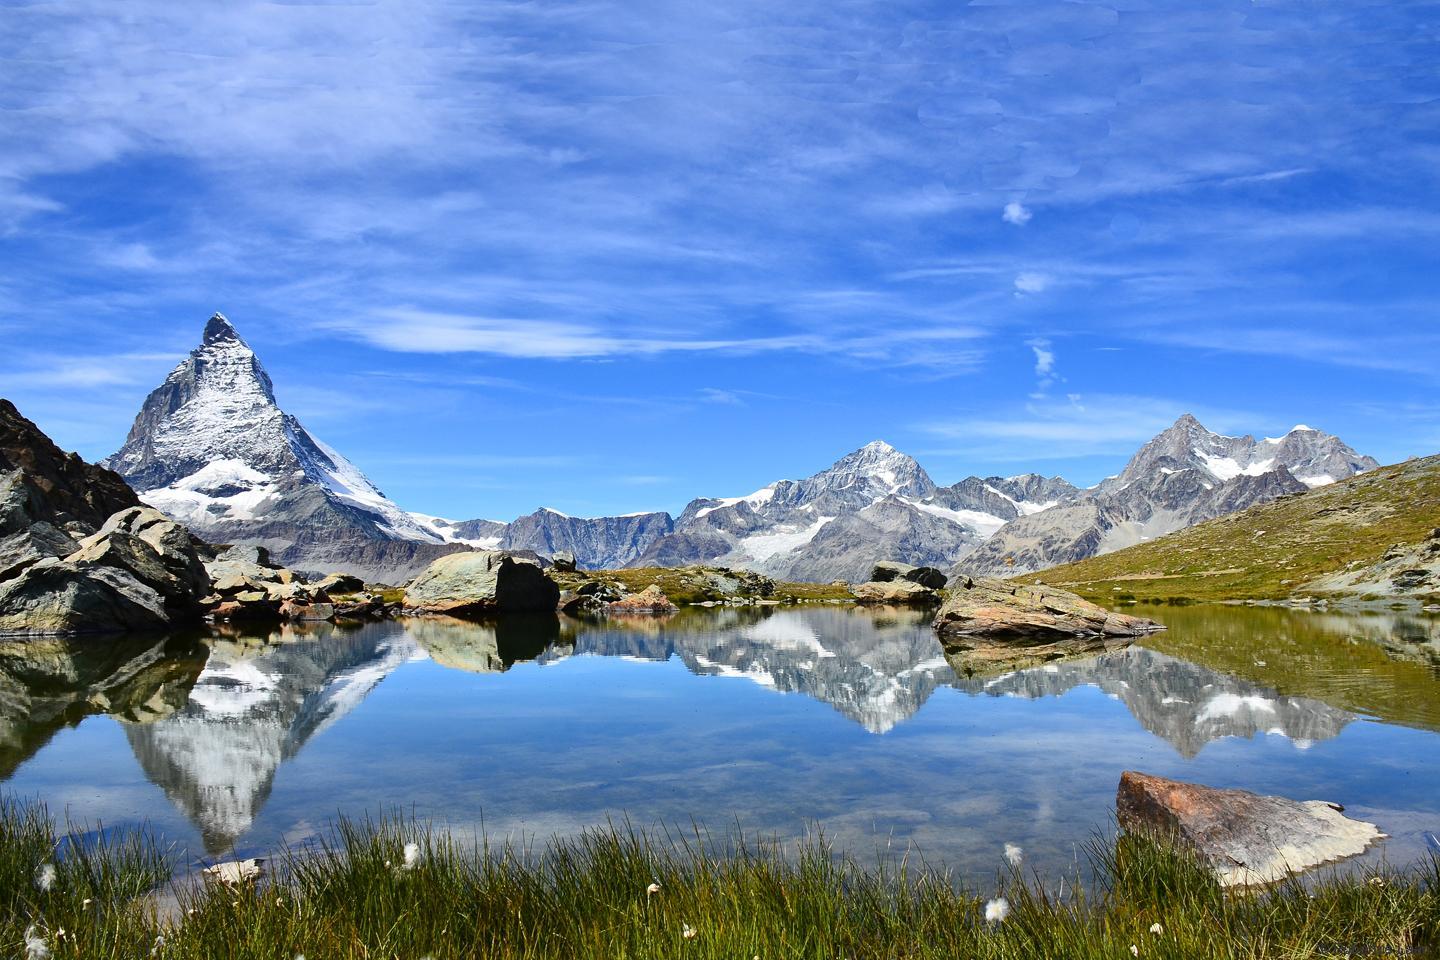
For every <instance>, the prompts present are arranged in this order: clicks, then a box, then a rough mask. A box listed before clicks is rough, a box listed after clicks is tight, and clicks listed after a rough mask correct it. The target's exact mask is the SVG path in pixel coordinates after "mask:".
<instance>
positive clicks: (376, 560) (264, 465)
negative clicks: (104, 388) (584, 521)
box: [105, 313, 469, 582]
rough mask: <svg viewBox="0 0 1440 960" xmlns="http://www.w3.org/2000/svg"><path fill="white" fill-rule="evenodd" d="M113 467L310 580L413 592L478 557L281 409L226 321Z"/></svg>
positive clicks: (164, 503) (184, 365) (203, 528)
mask: <svg viewBox="0 0 1440 960" xmlns="http://www.w3.org/2000/svg"><path fill="white" fill-rule="evenodd" d="M105 466H107V467H110V468H111V469H114V470H116V471H118V472H119V473H120V474H121V475H122V476H124V478H125V479H126V480H127V481H129V483H130V484H131V485H132V486H133V487H134V488H135V489H136V490H138V491H140V496H141V499H143V500H144V501H145V502H146V503H149V504H150V505H152V506H154V507H157V508H158V509H160V510H162V511H164V512H165V513H166V514H168V515H169V516H171V517H173V518H174V519H176V520H178V521H180V522H181V523H183V524H185V525H186V526H187V527H189V528H190V529H191V530H192V531H193V532H195V533H196V534H197V535H199V536H201V537H203V538H205V539H206V540H209V541H211V542H213V543H251V544H259V545H262V546H265V547H267V548H268V549H269V550H270V551H271V553H272V554H274V555H275V557H276V559H277V560H279V561H280V562H281V563H284V564H285V565H286V566H289V567H294V568H296V569H300V570H305V571H313V572H329V571H335V570H343V571H346V572H351V573H357V574H360V575H362V576H364V577H366V578H367V579H371V580H376V581H382V582H402V581H404V580H405V579H407V578H408V577H409V576H411V575H413V574H414V573H415V572H417V571H419V570H420V569H423V568H424V566H425V565H426V564H428V563H429V562H430V561H431V560H433V559H434V558H435V557H437V556H441V555H444V554H446V553H453V552H455V551H457V550H465V549H469V546H468V545H467V544H464V543H461V542H457V541H455V540H454V538H453V537H447V535H446V534H445V533H444V532H442V531H439V530H436V529H433V528H432V527H430V526H427V525H426V524H424V523H422V522H421V521H420V520H419V519H417V518H416V517H413V516H412V515H410V514H408V513H406V512H405V511H403V510H401V509H400V508H399V507H397V506H396V505H395V504H394V503H392V502H391V501H390V500H389V499H388V498H386V497H385V495H384V494H383V493H382V492H381V491H380V490H379V489H378V488H377V487H376V486H375V485H374V484H372V483H371V482H370V481H369V480H368V479H367V478H366V477H365V475H364V474H363V473H361V472H360V470H359V469H358V468H357V467H355V465H354V464H352V463H350V462H349V461H348V460H346V459H345V458H344V457H342V456H341V455H340V454H339V453H337V452H336V451H335V450H333V449H331V448H329V447H327V446H325V445H324V444H323V443H321V442H320V441H318V440H316V439H315V438H314V437H313V436H312V435H311V434H310V433H309V432H308V431H307V430H306V429H305V427H304V426H302V425H301V423H300V421H299V420H297V419H296V418H295V417H293V416H291V415H290V414H287V413H285V412H284V411H283V410H281V409H280V407H279V406H278V405H277V404H276V402H275V393H274V389H273V386H272V384H271V381H270V377H269V376H268V375H267V374H266V373H265V370H264V368H263V367H262V366H261V364H260V361H259V359H258V358H257V357H256V356H255V353H254V351H252V350H251V349H250V347H249V345H248V344H246V343H245V341H244V340H243V339H241V337H240V335H239V334H238V333H237V332H236V331H235V328H234V326H232V325H231V323H230V322H229V320H227V319H226V318H225V317H224V316H222V315H221V314H218V313H217V314H215V315H214V316H213V317H211V318H210V321H209V323H207V324H206V326H205V331H204V335H203V338H202V342H201V344H200V346H199V347H197V348H196V349H195V350H194V351H192V352H191V354H190V356H188V357H187V358H186V359H185V360H183V361H181V363H180V364H179V366H177V367H176V368H175V369H174V370H173V371H171V373H170V375H169V376H168V377H167V378H166V380H165V382H164V383H163V384H161V385H160V386H159V387H157V388H156V389H155V390H154V391H153V392H152V393H151V394H150V396H149V397H147V398H146V400H145V403H144V405H143V406H142V407H141V409H140V413H139V414H138V415H137V416H136V418H135V423H134V425H133V426H132V427H131V428H130V434H129V436H128V437H127V438H126V441H125V444H124V446H122V447H121V448H120V450H119V451H118V452H116V453H115V454H114V455H113V456H111V457H110V458H109V459H108V460H106V461H105Z"/></svg>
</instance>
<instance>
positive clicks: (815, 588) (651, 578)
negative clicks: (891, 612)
mask: <svg viewBox="0 0 1440 960" xmlns="http://www.w3.org/2000/svg"><path fill="white" fill-rule="evenodd" d="M715 569H716V568H714V567H698V566H690V567H636V568H633V569H628V568H627V569H622V570H591V571H583V572H580V573H572V574H564V573H555V572H554V571H552V572H551V574H550V575H551V577H552V578H553V579H554V580H555V582H556V583H558V584H560V588H561V589H562V590H563V589H566V588H567V587H573V586H574V585H576V584H580V583H584V582H585V581H586V580H606V581H610V582H612V583H618V584H620V585H621V586H622V587H624V588H625V590H626V591H628V592H631V593H637V592H639V591H641V590H644V589H645V588H646V587H648V586H650V585H651V584H652V583H653V584H655V585H656V586H658V587H659V588H660V590H661V592H663V593H664V594H665V596H667V597H669V598H670V600H671V602H673V603H677V604H686V603H701V602H704V601H706V600H726V599H729V596H727V595H726V594H724V593H721V592H720V591H718V590H716V589H715V588H714V587H713V586H712V585H711V584H710V583H709V582H708V581H707V577H706V575H705V571H713V570H715ZM737 574H741V575H743V573H742V572H740V571H737ZM774 583H775V589H774V590H773V591H772V592H771V593H769V594H768V595H761V594H759V593H757V592H755V591H753V590H747V589H741V590H740V591H738V592H737V593H736V594H734V596H739V597H743V598H746V599H757V600H758V599H766V600H778V601H779V602H781V603H799V602H802V601H817V600H844V601H847V602H848V601H853V600H854V599H855V596H854V594H852V593H851V592H850V588H849V587H837V586H831V585H830V584H828V583H792V582H789V581H784V580H776V581H774Z"/></svg>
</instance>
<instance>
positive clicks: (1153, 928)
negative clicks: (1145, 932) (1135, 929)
mask: <svg viewBox="0 0 1440 960" xmlns="http://www.w3.org/2000/svg"><path fill="white" fill-rule="evenodd" d="M1150 932H1151V933H1153V934H1155V936H1157V937H1158V936H1160V934H1162V933H1164V932H1165V928H1164V927H1162V926H1160V924H1159V923H1158V922H1157V923H1152V924H1150Z"/></svg>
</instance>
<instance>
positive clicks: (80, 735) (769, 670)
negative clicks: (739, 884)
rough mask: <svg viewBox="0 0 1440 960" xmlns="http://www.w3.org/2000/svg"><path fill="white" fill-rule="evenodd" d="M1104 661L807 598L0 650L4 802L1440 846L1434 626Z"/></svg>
mask: <svg viewBox="0 0 1440 960" xmlns="http://www.w3.org/2000/svg"><path fill="white" fill-rule="evenodd" d="M1141 609H1142V611H1145V612H1147V615H1149V616H1153V617H1155V618H1157V619H1160V620H1162V621H1163V622H1165V623H1166V624H1168V626H1169V628H1170V629H1169V630H1168V631H1166V632H1164V633H1161V634H1157V635H1154V636H1152V637H1147V638H1146V639H1145V640H1143V641H1142V642H1139V643H1136V644H1134V645H1132V646H1129V647H1127V648H1123V649H1115V650H1110V651H1108V652H1103V653H1100V654H1097V655H1091V656H1084V657H1078V658H1076V659H1070V660H1064V661H1059V662H1054V663H1049V664H1045V665H1041V666H1036V667H1031V668H1028V669H1020V670H1004V669H991V670H988V671H985V672H981V673H971V672H967V670H966V665H965V664H964V663H963V662H960V661H958V660H955V659H954V658H951V659H947V657H946V655H945V652H944V650H943V649H942V648H941V645H940V643H939V642H938V641H937V640H936V638H935V636H934V634H933V633H932V632H931V630H930V627H929V625H928V619H929V618H928V615H925V614H921V613H916V612H908V611H896V610H883V611H867V610H852V609H849V608H843V607H831V606H823V605H814V606H801V607H786V608H715V609H700V608H689V609H686V610H684V611H682V612H681V613H679V614H677V615H675V616H673V617H670V618H665V619H640V620H626V621H623V622H622V621H613V620H612V621H597V622H578V621H573V620H566V619H563V618H562V619H556V618H553V617H542V618H518V619H514V618H512V619H508V620H504V621H501V622H498V623H494V624H488V625H486V624H474V623H464V622H460V621H447V620H410V621H401V622H386V623H376V624H371V625H367V626H363V627H358V628H354V629H344V628H338V627H334V626H331V625H328V624H321V625H317V626H315V627H311V628H304V629H300V628H290V627H285V628H276V629H274V630H273V631H269V630H266V631H260V632H258V633H256V632H247V631H245V630H220V629H217V630H214V631H211V632H209V633H207V634H205V635H204V636H198V637H197V636H189V637H172V638H167V639H164V640H156V639H154V638H150V639H127V640H119V641H116V640H107V641H98V642H97V641H94V640H90V641H78V640H72V641H61V640H43V641H32V642H29V643H25V644H18V643H12V644H0V790H3V791H5V792H7V793H8V794H10V795H11V796H14V797H19V798H26V799H30V798H38V799H41V800H44V801H45V802H46V803H47V804H48V805H49V806H50V808H51V810H52V812H54V813H56V814H60V815H68V816H69V817H70V818H71V819H72V820H73V821H75V822H76V823H79V824H82V825H86V826H88V827H91V828H94V827H96V826H97V825H100V824H103V825H105V826H107V827H108V826H116V825H123V824H138V823H142V822H143V823H148V824H149V825H150V826H151V827H152V828H153V829H154V831H155V832H156V834H157V835H158V836H159V837H161V838H162V839H163V840H165V841H166V842H167V843H173V844H174V845H175V847H176V850H177V855H178V856H179V858H180V862H181V863H182V864H185V863H195V862H199V861H202V860H206V859H208V858H213V857H217V856H220V855H222V854H229V853H230V852H231V851H234V852H236V853H238V854H240V855H253V854H263V853H265V852H266V851H270V850H273V849H274V848H275V847H276V846H277V845H279V844H282V843H302V842H304V841H306V840H307V839H310V838H312V837H314V836H315V835H316V834H317V833H318V832H322V831H323V830H324V829H325V826H326V824H327V821H328V820H330V819H331V818H333V817H334V816H335V815H336V814H339V813H344V814H352V815H363V814H366V813H371V814H374V813H379V812H381V811H384V810H392V809H396V808H399V809H402V810H403V811H404V812H406V813H407V814H411V813H413V814H414V815H415V816H417V817H420V818H424V819H427V820H430V821H433V822H435V823H437V824H440V825H443V826H445V827H447V828H449V829H451V830H454V831H458V832H462V833H472V832H476V831H479V830H482V829H483V831H484V832H485V833H486V834H487V835H488V836H490V837H491V838H494V839H500V838H510V839H514V840H532V841H543V840H544V839H545V838H546V837H549V836H552V835H556V834H565V833H570V832H573V831H578V830H580V829H582V828H584V827H586V826H591V825H597V824H603V823H604V822H605V821H606V820H607V818H608V819H612V820H619V819H622V818H627V817H628V819H629V820H630V821H631V822H632V823H634V824H636V825H638V826H646V827H649V826H654V825H676V824H678V825H680V826H682V827H686V828H688V827H689V826H690V824H692V822H695V821H699V822H702V823H703V824H704V825H706V826H708V827H709V828H710V830H711V831H712V832H713V833H717V834H723V833H725V832H726V831H728V830H733V829H734V828H735V827H737V826H738V827H740V828H742V829H744V830H745V831H747V832H757V833H761V834H765V835H767V836H773V837H781V838H789V837H795V836H800V835H802V834H805V833H813V832H814V831H816V830H819V831H822V832H823V833H824V835H825V836H826V837H828V838H829V839H831V840H832V841H833V842H834V843H835V844H836V846H838V847H842V848H845V849H847V850H849V851H850V852H852V853H854V854H856V855H858V856H860V857H861V858H862V859H864V858H867V857H873V856H875V855H876V854H877V852H880V851H883V850H886V849H887V848H888V849H889V850H890V851H892V852H893V851H899V850H904V849H906V848H907V847H908V848H910V849H916V850H918V851H919V853H921V854H923V855H924V857H925V858H926V859H928V860H930V861H932V862H943V863H945V864H946V865H948V866H951V867H953V868H955V869H956V870H957V871H959V872H960V873H962V874H964V875H972V876H973V875H976V874H978V875H980V876H988V875H990V874H992V873H993V871H994V870H995V869H996V868H997V867H998V866H999V864H1000V862H1001V851H1002V848H1003V845H1004V844H1005V843H1017V844H1020V845H1021V846H1022V847H1024V849H1025V851H1026V859H1027V862H1028V863H1029V864H1031V865H1033V866H1036V867H1038V868H1040V869H1041V870H1042V871H1058V870H1064V869H1067V868H1068V867H1070V866H1072V865H1073V864H1074V862H1075V860H1076V857H1077V847H1078V845H1080V844H1083V843H1084V842H1085V841H1086V840H1087V839H1089V838H1091V837H1092V836H1093V835H1094V834H1095V833H1096V832H1097V831H1100V832H1108V831H1109V830H1110V829H1112V828H1111V825H1110V818H1111V816H1112V812H1113V809H1114V799H1115V788H1116V784H1117V781H1118V779H1119V776H1120V773H1121V771H1122V770H1125V769H1132V768H1133V769H1138V770H1142V771H1146V772H1149V773H1155V774H1160V775H1163V776H1168V777H1175V778H1179V779H1183V780H1191V781H1196V782H1200V783H1205V784H1210V785H1214V786H1227V787H1242V788H1245V789H1249V790H1255V791H1259V792H1263V793H1276V794H1281V795H1285V796H1289V797H1293V798H1296V799H1324V800H1332V801H1337V802H1340V803H1343V804H1344V805H1345V807H1346V811H1347V814H1348V815H1350V816H1354V817H1359V818H1361V819H1365V820H1370V821H1373V822H1375V823H1377V824H1378V825H1379V826H1380V828H1381V829H1382V830H1383V831H1384V832H1385V833H1386V834H1388V835H1389V838H1390V839H1388V840H1387V841H1385V843H1384V844H1383V845H1381V846H1380V847H1378V848H1374V849H1372V851H1371V852H1369V853H1367V854H1366V855H1365V858H1364V859H1365V860H1368V861H1374V860H1377V859H1379V858H1384V859H1387V860H1389V861H1390V862H1392V863H1396V864H1406V863H1412V862H1415V861H1417V860H1418V859H1420V858H1422V857H1423V856H1424V855H1425V850H1426V840H1425V833H1426V832H1427V831H1430V832H1440V762H1437V757H1440V733H1437V731H1440V640H1437V638H1440V623H1437V621H1436V620H1435V619H1434V618H1422V617H1415V616H1404V615H1398V614H1396V615H1358V614H1357V615H1343V614H1334V613H1319V612H1310V611H1302V610H1290V609H1272V608H1248V607H1221V606H1190V607H1184V606H1176V607H1153V608H1141Z"/></svg>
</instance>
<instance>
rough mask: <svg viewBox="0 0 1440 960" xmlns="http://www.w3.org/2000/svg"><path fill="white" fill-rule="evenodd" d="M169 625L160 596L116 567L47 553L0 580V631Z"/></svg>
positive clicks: (49, 631) (61, 631)
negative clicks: (84, 562)
mask: <svg viewBox="0 0 1440 960" xmlns="http://www.w3.org/2000/svg"><path fill="white" fill-rule="evenodd" d="M170 624H171V615H170V612H169V611H167V610H166V607H165V598H164V597H162V596H161V595H160V593H159V592H157V591H156V590H154V589H152V588H151V587H149V586H147V585H146V584H143V583H141V582H140V581H139V580H137V579H136V578H135V577H134V576H133V575H132V574H131V573H130V572H129V571H127V570H124V569H121V568H119V567H113V566H106V565H96V566H81V565H78V564H74V563H69V562H66V561H64V560H56V559H54V558H46V559H44V560H41V561H40V562H38V563H35V564H33V565H32V566H30V567H28V568H26V569H25V571H24V572H23V573H21V574H20V576H18V577H16V578H15V579H13V580H7V581H6V582H5V583H3V584H0V635H33V634H77V633H105V632H113V631H120V630H160V629H163V628H165V627H168V626H170Z"/></svg>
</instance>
